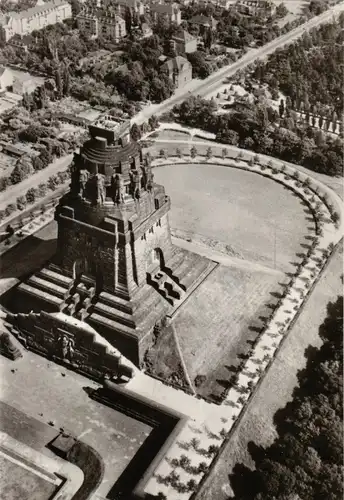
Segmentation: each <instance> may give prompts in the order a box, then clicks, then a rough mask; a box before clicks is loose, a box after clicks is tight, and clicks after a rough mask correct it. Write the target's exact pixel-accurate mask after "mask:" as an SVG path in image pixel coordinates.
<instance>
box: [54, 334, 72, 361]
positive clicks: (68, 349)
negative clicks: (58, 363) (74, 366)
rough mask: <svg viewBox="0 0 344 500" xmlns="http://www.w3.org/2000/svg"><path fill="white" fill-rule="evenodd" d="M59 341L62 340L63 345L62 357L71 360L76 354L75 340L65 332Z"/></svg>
mask: <svg viewBox="0 0 344 500" xmlns="http://www.w3.org/2000/svg"><path fill="white" fill-rule="evenodd" d="M58 341H59V342H60V345H61V351H62V358H63V359H64V360H65V361H71V360H72V359H73V356H74V345H75V343H74V340H73V339H71V338H70V337H68V336H67V335H65V334H62V335H61V336H60V337H59V338H58Z"/></svg>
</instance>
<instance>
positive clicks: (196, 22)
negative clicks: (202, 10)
mask: <svg viewBox="0 0 344 500" xmlns="http://www.w3.org/2000/svg"><path fill="white" fill-rule="evenodd" d="M189 24H190V25H191V26H198V28H199V33H200V35H202V34H203V33H204V32H205V31H206V30H209V29H211V30H212V31H215V30H216V26H217V21H216V19H214V18H213V17H212V16H211V17H208V16H204V15H203V14H200V15H197V16H194V17H192V18H191V19H190V21H189Z"/></svg>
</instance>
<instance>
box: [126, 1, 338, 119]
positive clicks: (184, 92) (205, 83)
mask: <svg viewBox="0 0 344 500" xmlns="http://www.w3.org/2000/svg"><path fill="white" fill-rule="evenodd" d="M343 10H344V2H341V3H340V4H337V5H334V6H333V7H332V8H331V9H329V10H327V11H326V12H324V13H323V14H321V15H320V16H316V17H314V18H312V19H311V20H310V21H308V22H306V23H304V24H302V25H301V26H298V27H297V28H295V29H293V30H292V31H290V32H289V33H287V34H285V35H282V36H280V37H278V38H276V39H275V40H273V41H272V42H270V43H268V44H266V45H264V46H263V47H261V48H259V49H251V50H249V51H248V52H247V53H246V54H245V55H244V56H243V57H242V58H241V59H239V60H238V61H236V62H235V63H233V64H232V65H230V66H225V67H224V68H221V69H219V70H218V71H216V72H215V73H213V74H212V75H210V76H209V77H208V78H206V79H205V80H196V81H192V82H190V84H189V85H187V86H185V87H183V88H182V89H181V90H180V91H179V92H178V91H177V92H176V93H175V94H174V95H173V96H172V97H171V98H170V99H166V100H165V101H163V102H162V103H160V104H153V105H150V106H147V108H145V109H143V110H142V111H141V112H140V113H138V114H137V115H136V117H135V118H134V121H135V122H136V123H138V124H140V123H143V122H145V121H147V120H148V118H150V117H151V116H153V115H156V116H158V115H161V114H163V113H166V112H168V111H170V110H171V109H172V108H173V106H175V105H176V104H180V103H182V102H183V101H184V100H185V99H186V98H187V97H188V96H190V95H200V96H201V97H207V95H209V94H210V93H212V92H215V91H216V90H217V88H219V87H221V85H222V82H223V80H224V79H225V78H228V77H231V76H233V75H234V74H235V73H236V72H237V71H240V70H242V69H245V68H246V67H247V66H248V65H249V64H251V63H253V62H254V61H255V60H256V59H262V58H264V57H266V56H268V55H269V54H272V53H273V52H274V51H275V50H276V49H279V48H281V47H283V46H284V45H287V44H289V43H291V42H293V41H294V40H296V39H297V38H299V37H300V36H302V34H303V33H304V32H305V31H309V30H310V29H312V28H315V27H316V26H319V25H320V24H322V23H324V22H328V21H330V20H331V19H332V17H333V16H337V15H339V14H340V12H342V11H343Z"/></svg>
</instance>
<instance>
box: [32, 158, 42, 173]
mask: <svg viewBox="0 0 344 500" xmlns="http://www.w3.org/2000/svg"><path fill="white" fill-rule="evenodd" d="M32 166H33V168H34V170H35V172H38V171H39V170H42V169H43V168H44V166H45V165H44V163H43V161H42V160H41V158H40V156H35V157H34V159H33V160H32Z"/></svg>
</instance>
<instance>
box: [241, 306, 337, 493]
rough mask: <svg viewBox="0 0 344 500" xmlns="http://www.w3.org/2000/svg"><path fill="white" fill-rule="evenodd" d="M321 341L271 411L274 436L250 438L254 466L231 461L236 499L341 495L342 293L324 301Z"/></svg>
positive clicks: (312, 349)
mask: <svg viewBox="0 0 344 500" xmlns="http://www.w3.org/2000/svg"><path fill="white" fill-rule="evenodd" d="M319 335H320V337H321V339H322V341H323V342H324V343H323V345H322V347H321V348H320V349H316V348H311V347H310V348H309V349H308V350H307V351H308V352H307V358H308V361H307V366H306V368H305V369H304V370H303V371H302V372H301V373H299V375H298V380H299V386H298V387H297V388H296V389H295V391H294V395H293V400H292V401H291V402H290V403H288V404H287V406H286V407H285V408H284V409H283V410H280V411H279V412H278V413H277V414H276V415H275V425H276V429H277V433H278V437H277V439H276V440H275V442H274V443H273V444H272V445H271V446H270V447H269V448H266V449H258V448H257V447H256V446H255V445H254V444H253V443H251V444H250V445H249V446H250V449H251V450H253V451H252V456H253V458H254V460H255V466H256V468H255V471H251V470H250V469H247V468H246V467H244V466H242V465H239V464H237V465H236V466H235V468H234V470H233V474H232V476H231V483H232V488H233V490H234V492H235V496H236V498H240V499H242V500H246V499H247V500H248V499H250V500H263V499H264V500H275V499H277V498H278V499H281V500H282V499H283V500H294V499H299V498H302V499H303V500H321V499H325V498H326V499H328V500H337V499H339V498H342V497H343V482H342V472H343V433H342V428H343V392H342V386H343V297H342V296H341V297H338V299H337V301H336V302H334V303H330V304H329V305H328V316H327V319H326V320H325V322H324V323H323V325H322V326H321V328H320V331H319Z"/></svg>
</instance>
